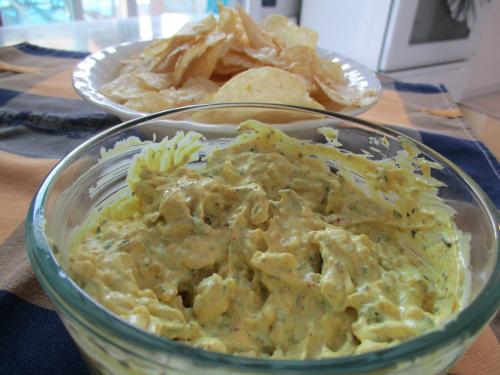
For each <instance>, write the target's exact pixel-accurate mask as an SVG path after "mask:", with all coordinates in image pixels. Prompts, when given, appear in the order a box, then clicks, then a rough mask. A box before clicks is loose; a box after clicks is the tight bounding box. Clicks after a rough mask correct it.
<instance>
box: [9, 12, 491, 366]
mask: <svg viewBox="0 0 500 375" xmlns="http://www.w3.org/2000/svg"><path fill="white" fill-rule="evenodd" d="M202 16H203V15H185V14H175V13H167V14H164V15H162V16H159V17H142V18H135V19H118V20H107V21H94V22H84V21H79V22H73V23H66V24H51V25H39V26H15V27H5V28H2V27H0V46H6V45H14V44H18V43H22V42H29V43H31V44H35V45H39V46H43V47H49V48H57V49H63V50H74V51H85V52H96V51H99V50H101V49H103V48H106V47H109V46H111V45H116V44H120V43H123V42H129V41H135V40H148V39H153V38H158V37H168V36H170V35H172V34H174V33H175V32H176V31H177V30H179V29H180V28H181V27H182V25H183V24H184V23H186V22H188V21H190V20H196V19H197V18H201V17H202ZM6 59H7V57H6ZM75 62H76V60H75V61H73V63H75ZM57 67H58V69H60V66H59V65H58V66H57ZM60 73H61V74H59V73H57V77H58V79H54V77H56V76H54V77H52V81H50V82H49V80H48V79H47V80H46V81H43V82H38V84H36V82H35V83H33V85H31V86H30V90H29V93H31V94H39V92H38V91H37V90H39V89H40V90H41V88H44V89H45V90H49V89H51V88H52V89H54V87H55V86H54V87H52V86H50V84H49V83H52V84H55V83H57V84H59V86H57V87H59V88H60V87H64V88H65V90H64V93H65V94H68V95H69V97H70V96H71V95H74V97H75V98H76V97H77V94H76V93H75V92H74V90H73V89H72V88H71V83H70V73H71V67H70V66H68V71H67V72H65V71H62V72H60ZM63 73H64V74H63ZM55 81H57V82H55ZM8 88H9V89H11V87H8ZM23 91H26V90H23ZM70 91H71V92H70ZM57 94H58V95H55V96H56V97H57V98H56V99H57V100H60V96H59V95H61V96H64V95H62V93H61V92H58V93H57ZM403 94H404V95H405V96H404V100H403V99H402V97H403ZM408 95H410V96H408ZM440 95H441V97H442V98H444V99H446V98H447V96H446V95H443V94H442V93H441V94H440ZM429 97H432V96H429ZM446 100H447V99H446ZM415 103H417V104H419V106H416V105H412V107H414V108H410V110H411V112H412V114H413V115H417V116H421V117H423V121H421V123H423V124H424V125H426V126H427V128H426V129H423V130H435V129H432V126H433V124H432V123H429V121H428V120H432V119H433V118H432V116H434V120H435V121H434V125H436V122H446V121H445V119H444V118H443V117H439V115H432V116H431V115H428V114H426V113H425V111H422V110H424V109H426V107H433V106H435V105H436V103H434V102H432V101H427V102H418V101H416V102H414V101H413V100H412V97H411V93H402V92H399V93H396V92H394V91H390V90H385V92H384V93H383V97H382V98H381V100H380V102H379V103H378V104H377V105H376V106H374V107H373V108H372V109H371V110H370V111H368V112H366V113H365V114H363V117H364V118H367V119H370V120H378V121H381V122H386V123H389V124H397V125H401V126H405V123H408V122H411V121H409V119H408V116H407V114H408V108H404V105H408V104H415ZM441 104H442V103H441ZM447 104H450V103H449V102H447ZM437 105H439V103H438V104H437ZM448 107H454V106H453V105H448ZM462 112H463V115H464V120H465V121H467V122H468V123H469V124H470V125H471V127H472V129H473V130H474V132H475V134H476V136H478V137H479V139H481V140H482V141H483V142H484V143H485V144H486V145H487V146H488V147H490V149H491V150H492V151H493V152H494V153H495V155H496V157H497V158H500V147H499V146H500V143H499V142H500V121H493V120H490V119H489V118H488V116H484V115H482V114H478V113H475V112H474V111H471V110H467V109H464V110H463V111H462ZM456 122H457V123H460V124H462V123H461V122H460V121H456ZM452 125H453V124H451V125H450V128H448V129H449V130H450V129H451V130H453V129H454V127H453V126H452ZM455 130H456V129H455ZM458 130H460V132H461V133H466V134H468V131H467V130H466V129H462V128H459V129H458ZM452 135H453V134H452ZM460 150H461V149H460ZM4 156H5V153H4ZM4 159H5V160H4V164H3V165H0V172H2V171H3V172H4V173H6V174H7V175H8V176H9V177H10V178H9V179H6V178H3V179H2V178H0V182H2V183H3V187H4V188H5V186H6V185H8V183H10V185H8V187H11V189H10V190H9V194H4V195H3V196H2V194H0V203H1V204H0V206H1V207H2V212H3V213H4V215H0V245H1V244H2V241H3V239H5V238H7V237H8V236H10V234H11V233H14V232H15V230H16V227H18V226H19V227H20V228H22V220H24V217H25V215H26V211H27V209H28V205H29V202H30V200H31V198H32V196H33V194H34V192H35V191H36V188H37V186H38V184H39V183H40V181H41V179H42V177H43V176H44V175H45V174H46V173H47V172H48V170H49V169H50V167H52V165H53V160H49V159H46V160H40V159H29V158H24V157H23V158H21V157H17V156H13V157H12V158H11V159H6V158H5V157H4ZM12 160H14V161H12ZM2 168H3V169H2ZM30 168H31V169H30ZM23 173H24V174H23ZM19 176H22V177H25V178H24V179H22V178H18V177H19ZM28 177H29V178H28ZM19 181H22V182H24V184H23V186H22V188H20V185H21V182H19ZM0 185H1V184H0ZM6 197H8V199H7V198H6ZM16 233H17V232H16ZM9 238H10V237H9ZM16 238H17V237H16ZM20 238H21V239H20V240H19V241H20V242H22V236H21V237H20ZM8 245H9V246H10V242H9V243H8ZM9 249H10V248H9ZM16 249H17V250H18V251H19V254H21V255H22V256H24V257H26V252H25V251H24V248H23V245H22V244H20V245H18V246H17V247H16ZM0 254H1V252H0ZM13 259H14V258H13ZM14 260H15V259H14ZM5 264H8V263H5ZM12 264H14V265H16V266H17V265H19V264H27V260H26V259H25V263H22V262H14V263H12ZM0 266H2V262H0ZM12 269H14V270H17V268H15V267H12ZM9 285H10V284H9ZM23 291H24V289H23ZM40 295H42V294H40ZM40 298H41V297H40ZM45 298H46V297H45ZM16 319H17V316H16ZM484 332H485V335H487V336H484V335H483V339H482V340H477V341H476V342H475V343H474V345H473V346H472V347H471V349H469V351H468V352H467V354H466V355H465V356H464V357H463V359H462V361H461V362H460V363H459V365H458V366H457V367H456V371H458V372H456V373H460V374H474V375H476V374H485V375H489V374H490V373H491V372H487V371H489V370H490V369H491V368H493V367H495V368H498V366H499V365H498V361H497V360H496V359H497V358H498V357H499V356H500V347H499V346H498V342H497V338H496V336H495V335H494V334H493V331H492V330H490V329H488V330H485V331H484ZM29 334H30V337H31V335H32V333H31V332H29ZM484 353H486V354H484ZM492 353H493V354H492ZM495 353H496V354H495ZM484 355H486V356H489V357H486V358H484ZM491 363H492V365H491V366H490V364H491ZM477 366H480V367H481V366H483V367H484V368H485V369H486V370H482V371H479V370H480V369H478V368H477ZM497 373H498V372H497Z"/></svg>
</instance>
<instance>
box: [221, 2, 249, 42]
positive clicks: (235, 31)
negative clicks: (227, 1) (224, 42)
mask: <svg viewBox="0 0 500 375" xmlns="http://www.w3.org/2000/svg"><path fill="white" fill-rule="evenodd" d="M217 5H218V7H219V30H220V31H222V32H224V33H226V34H231V35H233V40H232V46H231V48H232V49H233V50H239V51H241V50H243V49H244V48H246V47H248V46H249V45H250V42H249V40H248V35H247V33H246V31H245V27H244V26H243V22H242V20H241V17H240V15H239V14H238V12H236V11H235V10H234V9H231V8H229V7H225V6H223V5H222V4H221V3H218V4H217Z"/></svg>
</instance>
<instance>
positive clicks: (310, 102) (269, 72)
mask: <svg viewBox="0 0 500 375" xmlns="http://www.w3.org/2000/svg"><path fill="white" fill-rule="evenodd" d="M210 102H212V103H235V102H266V103H278V104H292V105H301V106H304V107H308V108H317V109H324V108H323V106H322V105H321V104H319V103H318V102H316V101H315V100H314V99H312V98H311V97H310V96H309V93H308V92H307V89H306V86H305V85H304V83H303V81H302V80H301V79H300V78H299V77H297V76H295V75H294V74H292V73H289V72H286V71H284V70H282V69H278V68H274V67H268V66H266V67H262V68H254V69H249V70H247V71H245V72H243V73H241V74H238V75H236V76H234V77H233V78H232V79H230V80H229V81H228V82H226V83H225V84H224V85H223V86H221V87H220V88H219V90H218V91H217V92H216V93H215V94H214V95H213V96H212V97H211V100H210ZM282 114H283V113H282V112H281V111H277V112H276V111H262V110H260V109H255V110H253V109H248V110H242V109H238V110H231V109H229V110H213V111H205V112H203V114H200V115H199V116H195V120H197V121H201V120H203V121H206V122H210V123H224V122H233V123H238V121H240V120H241V119H243V118H245V117H246V118H255V119H258V120H260V121H264V120H265V121H269V122H272V123H277V122H283V120H284V117H283V116H282ZM303 118H307V116H306V117H304V115H303V114H301V115H299V114H297V115H296V116H294V115H293V114H292V115H291V116H290V114H288V115H287V117H286V119H287V120H288V121H297V120H299V119H303Z"/></svg>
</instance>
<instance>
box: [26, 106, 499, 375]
mask: <svg viewBox="0 0 500 375" xmlns="http://www.w3.org/2000/svg"><path fill="white" fill-rule="evenodd" d="M231 107H233V108H237V107H251V108H261V109H283V110H292V111H301V112H309V113H312V114H317V115H324V116H327V117H330V118H333V119H339V120H346V121H350V122H353V123H356V124H360V125H364V126H367V127H369V128H370V129H373V130H375V131H377V132H379V133H380V132H381V133H385V134H388V135H390V136H392V137H403V138H404V139H407V140H410V141H411V142H413V143H415V144H416V145H417V146H418V147H419V149H420V150H422V151H424V152H425V153H427V154H428V155H430V156H432V157H433V158H435V159H437V160H439V161H440V162H442V163H444V164H445V165H446V166H447V167H449V168H450V169H451V171H452V172H454V173H455V174H457V175H458V176H459V177H460V178H461V179H462V180H463V182H464V183H465V184H466V185H467V186H468V188H469V189H470V190H471V192H472V193H473V195H475V198H476V199H477V200H478V202H479V203H480V205H481V208H482V209H483V211H484V212H486V213H487V215H488V221H489V223H490V224H491V227H492V228H491V229H492V233H493V237H494V238H493V244H494V245H496V262H495V265H494V267H493V271H492V274H491V276H490V278H489V280H488V281H487V283H486V284H485V286H484V288H483V289H482V290H481V291H480V292H479V294H478V295H477V296H476V298H475V299H474V300H473V301H472V302H471V303H470V304H469V305H468V306H467V307H466V308H465V309H463V310H462V311H460V312H459V313H458V314H457V315H456V316H455V317H454V318H453V319H452V320H450V321H448V322H446V323H445V324H444V325H443V326H442V327H440V328H438V329H435V330H432V331H430V332H428V333H425V334H424V335H421V336H418V337H416V338H414V339H411V340H409V341H406V342H404V343H401V344H398V345H396V346H394V347H390V348H387V349H382V350H378V351H374V352H369V353H365V354H360V355H354V356H345V357H337V358H329V359H314V360H282V359H267V358H246V357H238V356H235V355H231V354H223V353H217V352H211V351H206V350H203V349H199V348H195V347H192V346H190V345H188V344H185V343H182V342H177V341H173V340H170V339H168V338H164V337H161V336H158V335H154V334H152V333H149V332H146V331H144V330H141V329H140V328H137V327H135V326H133V325H131V324H130V323H128V322H126V321H125V320H124V319H122V318H120V317H118V316H117V315H115V314H113V313H111V312H110V311H108V310H107V309H105V308H104V307H103V306H101V305H100V304H99V303H98V302H96V301H94V300H93V299H92V298H91V297H90V296H89V295H87V293H85V292H84V291H83V290H82V289H81V288H80V287H79V286H78V285H77V284H76V283H75V282H74V281H73V280H72V279H71V278H70V277H69V275H68V274H66V272H65V271H64V270H63V268H62V267H61V266H60V265H59V263H58V262H57V260H56V258H55V256H54V254H53V249H52V246H51V245H50V242H49V241H48V240H47V238H46V237H45V235H44V228H45V224H46V223H45V219H44V205H45V203H46V200H47V197H48V194H49V192H50V189H51V187H52V186H53V184H54V183H55V181H56V180H57V178H58V177H59V176H60V175H61V173H62V172H63V171H64V170H65V169H66V167H67V166H69V165H71V163H72V162H73V161H74V160H76V159H77V158H78V157H79V156H80V155H81V154H83V153H84V152H85V151H86V150H87V149H88V148H90V147H92V146H95V145H96V144H97V143H99V142H100V141H101V140H103V139H105V138H106V137H108V136H110V135H112V134H115V133H118V132H121V131H125V130H127V129H129V128H131V127H133V126H135V125H137V124H140V123H143V122H147V121H149V120H153V119H156V118H158V117H163V116H166V115H172V114H175V113H179V112H187V111H193V110H201V109H209V108H231ZM499 238H500V227H499V212H498V211H497V210H496V207H495V206H494V205H493V203H492V202H491V200H490V199H489V198H488V196H487V195H486V194H485V193H484V192H483V191H482V189H481V188H480V187H479V186H478V185H477V184H476V183H475V182H474V181H473V180H472V178H471V177H469V176H468V175H467V174H466V173H465V172H464V171H462V170H461V169H460V168H459V167H458V166H456V165H455V164H454V163H453V162H451V161H449V160H448V159H447V158H445V157H444V156H442V155H440V154H439V153H438V152H436V151H434V150H433V149H432V148H430V147H428V146H426V145H425V144H423V143H421V142H419V141H417V140H415V139H413V138H410V137H408V136H406V135H405V134H403V133H400V132H399V131H397V130H394V129H391V128H388V127H386V126H384V125H382V124H378V123H374V122H370V121H367V120H363V119H359V118H356V117H352V116H349V115H345V114H341V113H335V112H331V111H327V110H317V109H310V108H305V107H300V106H291V105H284V104H269V103H218V104H199V105H192V106H186V107H179V108H174V109H169V110H165V111H161V112H156V113H153V114H149V115H147V116H143V117H141V118H137V119H132V120H129V121H126V122H123V123H121V124H118V125H115V126H113V127H111V128H108V129H106V130H104V131H102V132H101V133H99V134H97V135H95V136H94V137H92V138H90V139H88V140H87V141H85V142H84V143H82V144H81V145H80V146H78V147H77V148H75V149H74V150H73V151H72V152H70V153H69V154H68V155H67V156H66V157H64V158H63V159H62V160H61V161H59V162H58V163H57V164H56V165H55V167H54V168H53V169H52V170H51V171H50V172H49V174H48V175H47V177H46V178H45V179H44V181H43V182H42V184H41V185H40V187H39V189H38V191H37V192H36V194H35V196H34V198H33V201H32V203H31V206H30V209H29V211H28V215H27V218H26V224H25V240H26V243H27V248H28V256H29V259H30V262H31V264H32V267H33V270H34V271H35V274H36V276H37V278H38V280H39V281H40V284H41V285H42V287H43V289H44V290H45V291H46V292H47V294H48V295H49V297H50V298H51V299H52V301H54V302H55V304H56V306H57V307H58V308H59V309H60V311H62V312H63V313H64V314H67V315H68V316H70V317H71V318H72V319H74V320H76V321H77V322H78V323H79V324H81V325H83V326H84V327H85V328H86V329H88V330H89V331H91V332H92V333H93V334H95V335H96V336H98V337H101V338H102V339H103V340H105V341H108V340H109V337H108V335H106V332H110V333H112V334H113V335H115V336H116V337H118V338H119V339H120V340H123V341H125V342H127V341H131V342H133V343H134V344H135V345H138V346H140V347H141V348H143V349H147V350H153V351H155V352H157V353H160V352H164V353H168V354H171V355H176V356H179V357H181V358H182V357H183V358H184V359H188V360H190V361H195V362H196V364H198V365H203V366H209V367H210V366H218V365H219V366H220V365H224V366H228V367H230V368H236V369H240V370H246V371H249V370H255V371H258V370H264V369H267V370H269V369H272V370H273V371H276V372H277V373H287V372H293V371H297V370H301V371H321V370H327V369H328V371H329V373H331V374H340V373H350V372H353V371H360V370H364V371H370V370H377V369H381V368H386V367H388V366H391V365H396V364H397V363H398V362H400V361H401V360H412V359H414V358H416V357H419V356H422V355H425V354H428V353H430V352H433V351H436V350H438V349H439V348H441V347H444V346H445V345H446V344H448V343H451V342H453V341H456V340H459V341H460V342H461V343H462V342H465V341H466V340H467V339H468V337H469V336H470V334H473V333H476V332H477V331H479V330H480V329H481V328H482V327H483V326H484V325H486V324H487V322H488V321H489V319H491V318H492V317H493V315H494V313H495V312H496V311H497V310H498V308H499V307H500V288H498V285H500V242H499ZM492 251H495V246H493V247H492ZM53 281H57V282H53ZM116 344H117V343H116V342H115V345H116ZM120 348H121V349H122V350H125V351H128V350H127V348H126V347H124V346H123V345H122V346H121V347H120ZM131 354H132V355H139V354H136V353H131Z"/></svg>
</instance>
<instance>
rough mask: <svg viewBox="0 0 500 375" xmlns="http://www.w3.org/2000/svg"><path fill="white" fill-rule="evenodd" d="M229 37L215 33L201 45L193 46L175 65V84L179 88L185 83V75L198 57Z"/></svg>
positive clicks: (207, 37) (209, 35) (201, 42)
mask: <svg viewBox="0 0 500 375" xmlns="http://www.w3.org/2000/svg"><path fill="white" fill-rule="evenodd" d="M226 37H227V34H225V33H222V32H219V31H214V32H213V33H210V34H208V35H207V36H206V38H205V39H204V40H202V41H200V42H199V43H197V44H195V45H193V46H192V47H191V48H189V49H188V50H187V51H186V52H185V53H184V54H183V55H182V56H181V57H180V58H179V60H178V61H177V63H176V64H175V69H174V75H173V84H174V86H175V87H178V86H179V85H181V84H182V82H183V77H184V73H185V72H186V70H187V68H188V67H189V65H190V64H191V63H192V62H193V61H194V60H195V59H197V58H198V57H200V56H201V55H202V54H203V53H204V52H205V51H206V50H207V48H209V47H212V46H214V45H216V44H217V43H219V42H220V41H223V40H224V39H225V38H226Z"/></svg>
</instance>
